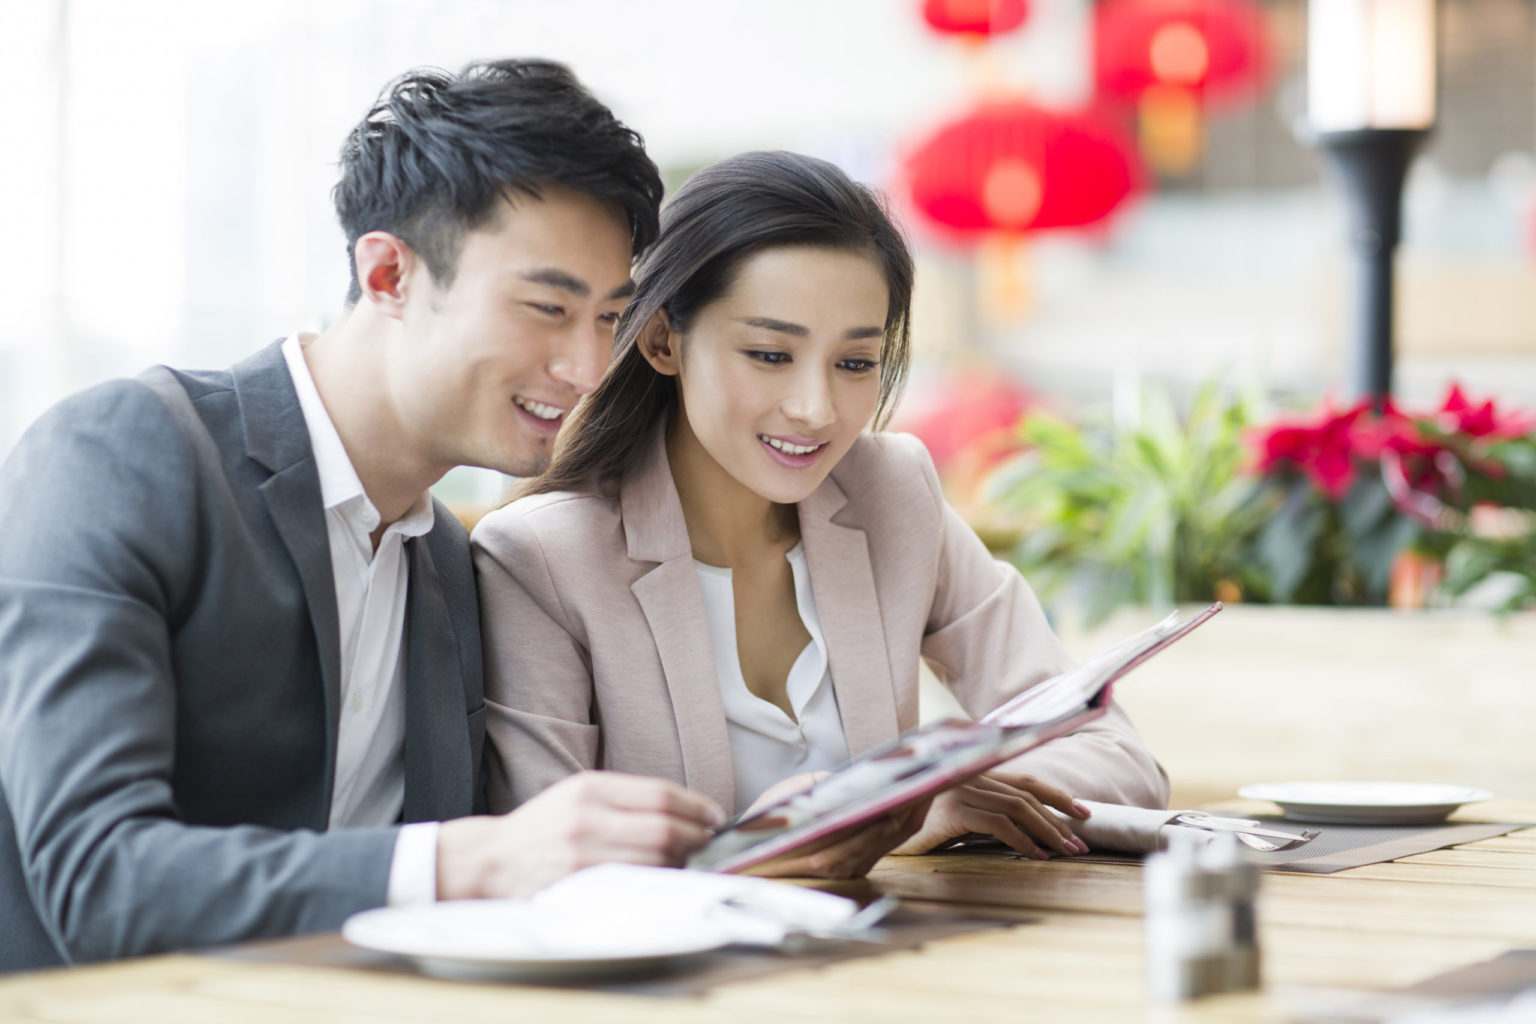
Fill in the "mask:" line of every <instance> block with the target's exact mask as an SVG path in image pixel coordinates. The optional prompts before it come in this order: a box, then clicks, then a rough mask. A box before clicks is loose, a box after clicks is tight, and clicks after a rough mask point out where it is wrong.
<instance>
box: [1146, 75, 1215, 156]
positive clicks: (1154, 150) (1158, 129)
mask: <svg viewBox="0 0 1536 1024" xmlns="http://www.w3.org/2000/svg"><path fill="white" fill-rule="evenodd" d="M1136 135H1137V141H1139V142H1140V143H1141V152H1142V154H1143V155H1144V156H1145V157H1146V158H1147V162H1148V163H1150V164H1151V165H1152V166H1153V167H1154V168H1155V169H1156V170H1157V172H1158V173H1159V174H1161V175H1163V176H1165V177H1180V176H1182V175H1185V174H1188V173H1189V172H1190V171H1192V170H1194V168H1195V166H1196V165H1197V164H1198V163H1199V162H1200V154H1201V151H1202V150H1203V148H1204V146H1205V116H1204V115H1203V114H1202V113H1201V111H1200V99H1199V97H1198V96H1197V95H1196V94H1195V93H1194V92H1193V91H1192V90H1189V89H1186V88H1183V87H1181V86H1177V85H1154V86H1152V87H1151V88H1150V89H1148V90H1147V91H1146V92H1144V93H1142V94H1141V99H1140V100H1138V101H1137V104H1136Z"/></svg>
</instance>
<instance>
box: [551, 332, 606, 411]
mask: <svg viewBox="0 0 1536 1024" xmlns="http://www.w3.org/2000/svg"><path fill="white" fill-rule="evenodd" d="M612 354H613V335H612V334H610V333H608V332H606V331H603V330H601V329H600V328H599V327H598V325H597V324H595V323H593V324H588V325H587V326H586V327H585V328H581V327H578V328H574V329H572V331H571V332H570V334H568V335H567V336H566V337H565V338H564V339H563V340H562V343H561V345H560V346H559V348H558V349H557V350H556V352H555V355H554V358H553V359H551V360H550V361H549V374H550V376H552V377H554V378H555V379H556V380H559V381H563V382H564V383H566V384H569V385H570V386H571V387H572V388H574V389H575V390H576V392H577V394H582V395H585V394H587V393H588V392H590V391H592V390H593V389H595V388H596V387H597V383H598V381H600V380H602V379H603V371H605V370H607V369H608V360H609V358H610V357H611V356H612Z"/></svg>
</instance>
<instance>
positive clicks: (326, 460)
mask: <svg viewBox="0 0 1536 1024" xmlns="http://www.w3.org/2000/svg"><path fill="white" fill-rule="evenodd" d="M283 358H284V359H285V360H286V361H287V363H288V374H289V376H291V377H292V378H293V389H294V391H295V392H297V393H298V396H299V409H300V410H301V411H302V412H303V413H304V427H305V429H306V430H307V431H308V432H309V446H310V448H311V449H312V450H313V451H314V453H315V469H316V471H317V472H318V473H319V475H320V503H321V504H322V505H323V506H324V507H325V508H326V510H327V511H329V510H331V509H338V510H340V511H341V512H342V513H343V514H344V515H351V516H355V517H356V518H357V519H358V520H359V521H360V523H361V525H362V526H364V527H365V528H366V531H367V532H369V533H372V532H373V531H374V530H376V529H378V525H379V510H378V509H377V508H376V507H374V504H373V502H372V501H370V500H369V498H368V494H367V492H366V491H364V490H363V482H362V481H361V480H359V479H358V477H357V470H356V469H354V468H353V466H352V459H351V457H350V456H348V455H347V449H346V446H345V445H343V444H342V443H341V435H340V434H338V433H337V432H336V424H335V423H333V422H332V421H331V414H330V413H329V412H327V411H326V408H325V403H324V402H322V401H321V400H320V391H319V389H317V388H316V387H315V378H314V376H313V375H312V374H311V373H310V372H309V364H308V363H307V362H305V360H304V350H303V346H302V343H301V342H300V341H299V336H298V335H297V334H292V335H289V336H288V337H287V338H285V339H284V340H283ZM432 522H433V511H432V499H431V496H430V495H429V494H427V493H426V492H422V495H421V497H419V498H417V499H416V503H415V504H413V505H412V506H411V507H410V510H409V511H407V512H406V514H405V515H403V516H401V517H400V518H399V519H398V520H396V521H395V522H394V523H392V524H391V525H390V530H391V531H393V532H396V533H401V534H404V535H405V536H407V537H419V536H421V535H422V534H424V533H426V532H427V531H429V530H431V529H432Z"/></svg>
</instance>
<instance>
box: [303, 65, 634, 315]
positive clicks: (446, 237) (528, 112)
mask: <svg viewBox="0 0 1536 1024" xmlns="http://www.w3.org/2000/svg"><path fill="white" fill-rule="evenodd" d="M549 184H555V185H562V186H564V187H566V188H569V189H573V190H575V191H577V192H583V193H585V194H587V195H590V196H593V197H595V198H598V199H603V200H609V201H612V202H614V203H616V204H618V205H619V206H620V207H622V208H623V210H624V213H625V216H626V217H627V218H628V220H629V231H630V240H631V243H632V246H633V251H634V253H635V255H637V256H638V255H639V254H640V253H641V252H642V251H643V250H644V249H645V247H646V246H648V245H650V244H651V242H652V241H653V240H654V239H655V238H656V231H657V209H658V207H660V205H661V195H662V186H661V175H660V174H659V173H657V170H656V165H655V164H654V163H652V162H651V159H650V158H649V157H648V156H646V155H645V148H644V144H643V142H642V140H641V138H640V136H639V135H637V134H636V133H635V132H633V131H631V130H630V129H629V128H627V127H625V126H624V125H623V124H622V123H620V122H619V120H618V119H617V118H615V117H614V116H613V112H612V111H610V110H609V109H608V108H607V107H605V106H604V105H603V104H602V103H600V102H598V100H597V99H596V98H595V97H593V96H592V94H591V93H589V92H587V90H586V89H585V88H583V87H582V85H581V83H580V82H578V81H577V80H576V76H574V75H572V74H571V72H570V70H569V69H568V68H566V67H565V66H564V65H562V64H556V63H553V62H551V61H544V60H498V61H477V62H475V63H472V64H469V65H467V66H466V67H465V68H464V70H463V71H461V72H460V73H459V74H458V75H450V74H448V73H447V72H444V71H437V70H430V69H418V70H415V71H410V72H407V73H406V74H404V75H401V76H400V77H399V78H397V79H395V80H394V81H393V82H391V83H389V85H387V86H385V88H384V91H383V92H382V93H380V94H379V98H378V100H376V101H375V102H374V105H373V109H371V110H370V111H369V112H368V116H367V117H365V118H363V120H362V121H361V122H360V123H359V124H358V125H357V127H355V128H353V129H352V131H351V133H350V134H348V136H347V140H346V142H345V143H343V144H342V147H341V180H340V181H338V182H337V183H336V187H335V189H334V190H333V191H332V198H333V199H334V201H335V203H336V215H337V217H338V218H339V219H340V220H341V227H342V230H343V231H344V232H346V236H347V262H348V264H349V265H351V266H352V284H351V288H350V289H349V291H348V292H347V304H348V305H351V304H352V303H354V302H356V301H357V300H358V297H359V296H360V294H361V292H360V290H359V287H358V281H357V269H356V263H355V261H354V260H353V247H354V246H355V245H356V244H357V240H358V238H359V237H361V236H362V235H364V234H367V233H368V232H369V231H387V232H389V233H390V234H392V235H395V236H397V237H398V238H400V239H401V240H402V241H404V242H405V243H406V244H407V245H409V246H410V247H411V248H412V249H413V250H415V251H416V253H417V254H418V255H420V256H421V258H422V260H423V261H425V263H426V265H427V269H428V270H429V271H431V273H432V278H433V280H434V281H436V282H437V283H438V284H439V285H441V286H443V287H447V286H448V285H450V284H452V283H453V276H454V271H455V269H456V267H457V265H458V259H459V249H460V247H461V245H462V244H463V241H464V234H465V232H467V231H470V230H473V229H475V228H480V227H484V226H486V225H487V224H489V223H490V222H491V221H492V219H493V218H494V217H495V216H496V214H497V212H498V210H499V204H498V201H499V200H500V199H501V198H502V197H503V196H504V195H505V194H506V192H507V190H508V189H511V190H513V191H517V192H522V193H524V194H526V195H530V196H533V197H534V198H538V197H539V194H540V193H539V188H540V186H541V185H549Z"/></svg>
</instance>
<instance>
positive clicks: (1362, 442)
mask: <svg viewBox="0 0 1536 1024" xmlns="http://www.w3.org/2000/svg"><path fill="white" fill-rule="evenodd" d="M1370 411H1371V403H1370V402H1369V401H1366V402H1361V403H1360V404H1359V405H1356V406H1354V407H1352V408H1349V409H1345V410H1343V411H1339V410H1336V409H1335V408H1334V407H1333V403H1332V402H1330V401H1327V400H1324V402H1323V404H1322V405H1321V406H1319V407H1318V410H1317V411H1316V412H1314V413H1311V414H1309V415H1307V416H1302V417H1292V418H1282V419H1280V420H1277V421H1276V422H1275V424H1274V425H1273V426H1270V427H1265V428H1261V429H1259V430H1256V431H1253V432H1251V433H1250V435H1249V443H1250V445H1251V446H1252V448H1253V451H1254V455H1255V464H1254V469H1255V470H1256V471H1257V472H1259V473H1263V474H1268V473H1272V472H1274V471H1275V470H1277V469H1283V468H1295V469H1300V470H1301V471H1302V472H1303V473H1305V474H1306V475H1307V478H1308V479H1309V480H1311V481H1312V483H1313V484H1314V485H1316V487H1317V488H1318V489H1319V490H1321V491H1322V492H1323V493H1324V494H1326V495H1328V497H1330V498H1332V499H1333V500H1334V501H1338V500H1340V499H1341V498H1343V497H1344V495H1346V494H1348V493H1349V489H1350V487H1352V486H1353V485H1354V482H1355V474H1356V472H1357V469H1356V460H1357V459H1361V458H1365V459H1370V458H1375V457H1376V456H1378V455H1379V454H1380V453H1381V443H1382V439H1381V437H1380V435H1379V434H1378V433H1377V432H1376V431H1375V430H1374V429H1371V424H1370V423H1369V421H1367V422H1364V423H1362V422H1361V421H1362V419H1363V418H1364V417H1366V416H1367V415H1368V414H1369V413H1370Z"/></svg>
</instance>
